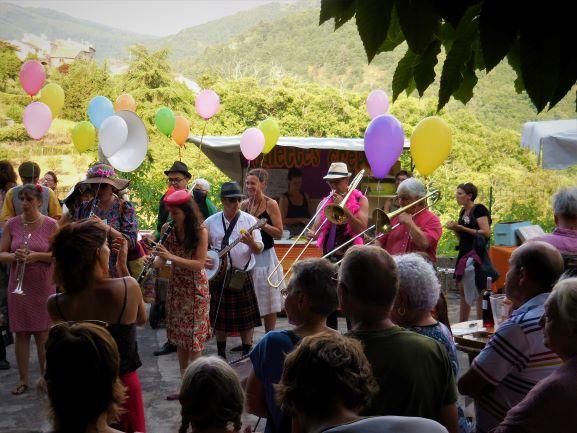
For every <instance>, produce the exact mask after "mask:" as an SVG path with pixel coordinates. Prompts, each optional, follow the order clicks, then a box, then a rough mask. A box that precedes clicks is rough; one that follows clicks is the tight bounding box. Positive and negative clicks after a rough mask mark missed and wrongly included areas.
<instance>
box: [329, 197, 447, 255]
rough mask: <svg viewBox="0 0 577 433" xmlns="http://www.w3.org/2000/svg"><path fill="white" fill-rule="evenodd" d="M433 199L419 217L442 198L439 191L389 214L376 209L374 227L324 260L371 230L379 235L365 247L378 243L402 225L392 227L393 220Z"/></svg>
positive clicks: (361, 233) (334, 250) (350, 240)
mask: <svg viewBox="0 0 577 433" xmlns="http://www.w3.org/2000/svg"><path fill="white" fill-rule="evenodd" d="M429 197H430V198H431V201H432V203H430V204H428V205H427V206H425V207H424V208H423V209H421V210H419V211H418V212H416V213H415V214H414V215H418V214H420V213H421V212H423V211H424V210H425V209H427V208H428V207H430V206H433V205H434V204H435V203H436V202H437V201H438V200H439V199H440V198H441V193H440V191H439V190H434V191H431V192H430V193H429V194H427V195H426V196H424V197H421V198H420V199H418V200H415V201H414V202H413V203H411V204H408V205H407V206H403V207H402V208H399V209H397V210H395V211H393V212H389V213H388V214H387V213H385V212H384V211H383V210H381V209H375V210H374V211H373V215H372V219H373V221H374V222H375V223H374V224H373V225H372V226H370V227H368V228H366V229H365V230H363V231H362V232H360V233H359V234H357V235H355V236H354V237H352V238H351V239H349V240H348V241H346V242H345V243H343V244H341V245H339V246H338V247H336V248H335V249H333V250H332V251H329V252H328V253H326V254H325V255H324V256H323V257H322V258H323V259H326V258H327V257H330V256H331V255H333V254H334V253H335V252H336V251H339V250H340V249H342V248H344V247H346V246H347V245H349V244H350V243H351V242H354V240H355V239H357V238H359V237H361V236H363V235H365V234H366V233H368V232H370V231H371V230H373V229H375V231H376V232H377V233H378V234H377V235H376V236H375V237H374V238H372V239H371V240H370V241H369V242H367V243H366V244H365V245H370V244H372V243H374V242H375V241H377V240H378V239H379V238H380V237H382V236H383V235H385V234H387V233H390V232H391V231H392V230H394V229H396V228H397V227H398V226H399V225H400V224H401V223H397V224H395V225H393V226H391V220H392V219H393V218H394V217H396V216H397V215H400V214H402V213H403V212H406V211H407V209H410V208H412V207H413V206H415V205H417V204H419V203H421V202H423V201H425V200H427V199H428V198H429ZM339 263H340V261H339V262H337V263H336V264H337V265H338V264H339Z"/></svg>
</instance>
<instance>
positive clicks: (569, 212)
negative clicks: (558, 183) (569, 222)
mask: <svg viewBox="0 0 577 433" xmlns="http://www.w3.org/2000/svg"><path fill="white" fill-rule="evenodd" d="M552 204H553V213H554V214H555V215H558V216H563V217H566V218H570V219H575V218H577V188H575V187H571V188H561V189H560V190H559V191H557V193H556V194H555V195H554V196H553V200H552Z"/></svg>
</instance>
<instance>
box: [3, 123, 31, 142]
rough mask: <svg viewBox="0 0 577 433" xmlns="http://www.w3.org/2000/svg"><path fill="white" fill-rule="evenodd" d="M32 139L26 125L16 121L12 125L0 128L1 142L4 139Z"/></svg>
mask: <svg viewBox="0 0 577 433" xmlns="http://www.w3.org/2000/svg"><path fill="white" fill-rule="evenodd" d="M26 140H30V137H29V136H28V133H27V132H26V129H25V128H24V125H21V124H20V123H16V124H14V125H12V126H5V127H4V128H0V142H2V141H26Z"/></svg>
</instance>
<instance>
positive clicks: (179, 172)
mask: <svg viewBox="0 0 577 433" xmlns="http://www.w3.org/2000/svg"><path fill="white" fill-rule="evenodd" d="M164 174H165V175H166V180H167V182H168V186H169V188H168V191H167V192H166V193H164V194H163V195H162V197H161V198H160V202H159V205H158V219H157V223H156V232H155V233H154V235H153V237H154V240H158V239H159V238H160V230H161V229H162V226H163V225H164V224H165V223H166V221H167V220H168V217H169V213H168V210H167V209H166V205H165V202H164V198H165V197H166V195H167V194H168V193H171V192H173V191H179V190H182V189H186V188H187V186H188V181H189V180H190V178H191V177H192V175H191V174H190V172H189V171H188V166H187V165H186V164H185V163H184V162H181V161H174V163H173V164H172V167H170V168H169V169H168V170H166V171H165V172H164ZM156 302H157V303H158V302H159V300H157V301H156ZM154 307H156V308H158V306H157V305H155V306H154ZM161 310H162V308H161ZM173 352H176V346H174V345H172V344H170V343H169V342H168V340H167V341H166V343H164V345H163V346H162V347H161V348H160V350H157V351H155V352H154V356H160V355H167V354H169V353H173Z"/></svg>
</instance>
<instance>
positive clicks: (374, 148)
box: [365, 114, 405, 179]
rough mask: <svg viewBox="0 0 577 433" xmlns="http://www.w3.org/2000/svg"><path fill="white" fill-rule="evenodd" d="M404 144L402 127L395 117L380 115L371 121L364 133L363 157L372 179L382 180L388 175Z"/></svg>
mask: <svg viewBox="0 0 577 433" xmlns="http://www.w3.org/2000/svg"><path fill="white" fill-rule="evenodd" d="M404 143H405V134H404V132H403V126H402V125H401V122H399V120H398V119H397V118H396V117H395V116H391V115H390V114H382V115H380V116H377V117H375V118H374V119H373V120H371V123H369V126H367V130H366V131H365V155H366V156H367V160H368V161H369V164H370V166H371V169H372V170H373V176H374V177H376V178H378V179H382V178H384V177H385V176H387V175H388V174H389V171H390V170H391V167H392V166H393V165H395V163H396V162H397V160H398V159H399V156H401V153H402V152H403V145H404Z"/></svg>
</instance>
